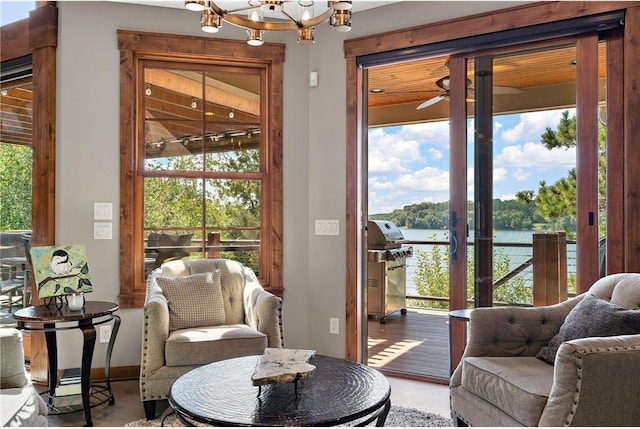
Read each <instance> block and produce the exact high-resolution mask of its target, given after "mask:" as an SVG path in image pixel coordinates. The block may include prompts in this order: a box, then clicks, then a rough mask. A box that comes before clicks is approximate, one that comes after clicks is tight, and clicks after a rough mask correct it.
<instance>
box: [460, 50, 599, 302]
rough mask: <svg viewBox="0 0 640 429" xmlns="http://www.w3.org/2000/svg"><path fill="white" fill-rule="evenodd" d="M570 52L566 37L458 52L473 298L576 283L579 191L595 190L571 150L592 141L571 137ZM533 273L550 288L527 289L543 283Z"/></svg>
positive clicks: (513, 297) (548, 297)
mask: <svg viewBox="0 0 640 429" xmlns="http://www.w3.org/2000/svg"><path fill="white" fill-rule="evenodd" d="M601 51H602V49H601ZM577 58H578V49H577V45H576V43H570V44H564V45H562V46H555V47H546V48H540V49H531V50H528V51H520V52H510V53H507V54H496V55H483V56H476V57H470V58H468V60H467V77H468V81H467V82H468V87H467V94H468V98H473V99H474V109H473V112H474V115H473V118H470V119H469V123H468V125H469V126H468V136H467V137H468V139H467V141H468V154H469V156H468V159H469V168H470V169H473V174H472V175H471V174H470V175H469V183H468V189H470V191H469V199H470V200H471V201H473V205H472V207H471V209H470V213H469V219H468V220H469V231H470V234H469V235H470V236H469V243H470V245H472V250H471V253H473V255H472V256H470V261H472V262H471V264H470V270H472V272H473V276H472V278H473V281H471V282H470V284H468V285H467V286H468V297H469V298H471V297H473V301H474V305H475V306H492V305H506V304H519V305H536V304H542V303H544V302H553V301H556V302H557V301H558V300H563V299H566V296H567V289H566V288H567V285H568V292H569V293H575V292H576V278H577V263H576V254H577V250H576V249H577V247H578V246H579V245H583V243H582V242H581V241H580V239H579V238H580V237H581V234H580V232H579V227H578V222H577V214H578V213H581V211H580V207H579V205H578V200H579V198H578V192H580V193H581V195H583V196H588V195H596V194H598V189H596V187H595V186H592V184H591V183H590V181H588V180H583V182H582V183H583V186H582V187H578V182H579V176H578V169H579V165H578V159H583V160H584V159H588V158H585V156H583V157H582V158H580V157H579V155H578V153H579V152H580V153H590V151H591V152H593V151H596V150H598V148H596V147H589V146H590V145H592V144H591V143H589V140H588V139H587V140H584V141H581V143H580V144H578V139H577V123H578V118H577V112H578V110H577V108H576V106H577V76H578V73H577ZM602 70H603V69H601V74H603V72H602ZM599 84H600V85H603V80H602V76H601V79H600V80H599ZM600 92H601V93H602V91H600ZM600 144H601V145H604V140H603V139H601V143H600ZM601 149H602V148H601ZM600 153H601V154H602V156H604V151H603V150H600ZM603 162H604V160H603V159H602V160H600V162H599V164H600V165H601V166H603V165H604V164H603ZM600 177H601V178H602V180H600V184H599V187H600V190H601V194H602V193H603V192H604V181H603V178H604V174H600ZM578 190H579V191H578ZM583 200H585V201H588V198H584V197H583ZM599 201H600V202H599V204H598V206H599V207H600V208H602V205H603V203H602V201H601V199H600V200H599ZM589 213H591V214H589V216H591V217H593V214H592V212H589ZM596 216H598V215H597V213H596ZM598 223H602V219H600V220H598V219H594V220H592V221H589V222H587V225H588V226H592V225H593V224H596V227H597V224H598ZM587 241H588V242H585V245H589V246H593V243H591V241H590V240H587ZM550 252H551V253H550ZM556 259H558V261H559V263H557V264H556V265H554V266H547V264H548V265H551V262H553V263H554V264H555V263H556V262H555V260H556ZM538 276H545V277H546V280H545V281H549V279H550V278H552V279H551V280H552V281H555V282H556V283H557V285H556V286H555V287H556V288H559V290H557V291H556V290H551V289H549V290H546V289H545V290H542V289H540V288H538V290H536V289H534V287H533V285H534V284H536V285H540V284H543V283H544V282H542V281H534V279H542V278H541V277H538Z"/></svg>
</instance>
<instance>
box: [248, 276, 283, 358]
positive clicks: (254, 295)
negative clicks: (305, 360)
mask: <svg viewBox="0 0 640 429" xmlns="http://www.w3.org/2000/svg"><path fill="white" fill-rule="evenodd" d="M244 311H245V320H246V321H247V324H249V325H250V326H251V327H252V328H254V329H256V330H258V331H260V332H262V333H263V334H265V335H266V336H267V339H268V345H269V347H273V348H282V347H284V334H283V330H282V299H281V298H280V297H277V296H275V295H274V294H272V293H271V292H267V291H266V290H264V289H263V288H262V286H261V285H260V283H258V282H257V281H250V282H247V284H246V285H245V287H244Z"/></svg>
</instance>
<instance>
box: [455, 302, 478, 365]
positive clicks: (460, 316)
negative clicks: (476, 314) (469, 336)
mask: <svg viewBox="0 0 640 429" xmlns="http://www.w3.org/2000/svg"><path fill="white" fill-rule="evenodd" d="M472 311H473V308H464V309H461V310H451V311H449V372H450V373H451V374H453V371H454V370H455V368H454V367H453V360H454V357H453V326H452V323H451V322H452V321H454V320H460V321H463V322H469V319H470V318H471V312H472ZM465 345H466V342H465Z"/></svg>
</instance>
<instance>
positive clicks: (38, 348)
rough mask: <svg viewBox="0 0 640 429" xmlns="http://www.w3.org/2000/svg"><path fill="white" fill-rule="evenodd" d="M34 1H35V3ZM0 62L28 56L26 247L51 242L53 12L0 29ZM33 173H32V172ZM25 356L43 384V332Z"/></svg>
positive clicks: (44, 8) (38, 12)
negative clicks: (29, 142) (29, 172)
mask: <svg viewBox="0 0 640 429" xmlns="http://www.w3.org/2000/svg"><path fill="white" fill-rule="evenodd" d="M38 3H40V2H38ZM0 41H1V45H2V49H0V61H2V62H5V61H11V60H15V59H17V58H22V57H26V56H28V55H31V64H32V68H33V88H34V97H33V106H32V108H33V118H32V123H33V134H32V141H33V144H32V147H33V172H34V174H33V178H32V186H33V191H32V192H33V194H32V201H34V202H36V201H37V206H34V210H33V213H32V218H31V244H32V245H33V246H49V245H53V244H55V232H56V218H55V197H56V195H55V190H56V127H55V125H56V49H57V46H58V8H57V6H56V5H55V3H48V2H47V3H44V4H43V5H40V4H39V5H38V7H37V8H36V9H34V10H32V11H31V12H29V18H25V19H22V20H20V21H16V22H13V23H10V24H7V25H3V26H2V27H0ZM35 172H38V173H37V174H35ZM31 296H32V300H33V304H34V305H35V304H41V303H42V300H41V299H39V298H38V293H37V289H36V287H35V283H33V281H32V284H31ZM26 338H28V340H26V341H28V342H29V344H30V347H31V352H30V358H31V360H30V363H31V379H32V380H34V381H43V382H46V380H47V379H48V360H47V353H46V350H47V349H46V343H45V338H44V334H42V333H33V332H32V333H31V334H29V335H28V336H26Z"/></svg>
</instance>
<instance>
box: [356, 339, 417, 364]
mask: <svg viewBox="0 0 640 429" xmlns="http://www.w3.org/2000/svg"><path fill="white" fill-rule="evenodd" d="M386 341H387V340H384V339H374V338H369V348H371V347H374V346H376V345H380V344H382V343H385V342H386ZM422 343H423V341H416V340H402V341H398V342H396V343H394V344H392V345H390V346H389V347H387V348H385V349H384V350H381V351H379V352H378V353H376V354H374V355H373V356H369V360H368V361H367V364H368V365H369V366H372V367H376V368H380V367H383V366H385V365H387V364H388V363H389V362H391V361H393V360H394V359H397V358H399V357H400V356H401V355H403V354H404V353H407V352H409V351H411V349H413V348H414V347H417V346H419V345H420V344H422Z"/></svg>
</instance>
